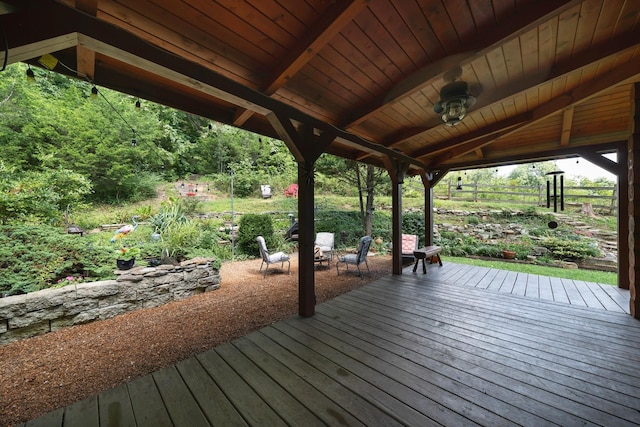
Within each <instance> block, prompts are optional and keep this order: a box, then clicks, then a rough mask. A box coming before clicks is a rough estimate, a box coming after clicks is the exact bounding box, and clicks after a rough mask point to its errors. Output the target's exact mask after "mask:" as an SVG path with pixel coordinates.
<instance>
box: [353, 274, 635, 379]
mask: <svg viewBox="0 0 640 427" xmlns="http://www.w3.org/2000/svg"><path fill="white" fill-rule="evenodd" d="M403 281H404V282H405V283H411V282H410V281H406V279H404V280H403ZM380 294H382V295H384V292H383V290H380V293H377V294H376V295H380ZM470 297H471V298H472V299H473V300H474V301H476V302H477V303H480V304H482V306H483V307H485V308H486V309H488V310H495V312H493V313H492V315H491V317H492V319H497V321H498V322H517V321H519V320H522V321H526V322H529V323H533V324H535V325H536V326H540V327H542V328H544V329H543V331H542V333H541V335H542V337H541V338H542V339H545V338H548V337H556V336H558V335H559V336H560V338H559V339H558V341H559V343H560V345H564V344H569V345H570V346H576V347H579V350H582V349H584V350H591V351H593V352H595V353H597V354H601V353H602V352H603V351H605V350H606V353H607V356H605V359H607V360H608V358H609V357H610V356H611V355H616V354H618V353H620V357H621V358H622V359H623V360H622V361H621V363H623V364H625V363H626V360H630V361H633V360H637V361H640V355H638V354H635V349H636V346H635V344H633V345H632V346H631V351H628V352H625V351H624V349H625V348H627V347H628V346H629V343H636V342H640V335H638V329H637V328H635V321H634V320H633V319H630V318H629V317H628V316H625V315H617V316H618V319H621V320H623V321H624V322H625V323H628V325H629V326H630V328H626V327H625V326H624V325H618V326H617V328H616V329H614V330H613V331H612V329H611V327H610V323H609V322H611V320H612V314H608V313H606V312H604V311H595V312H594V311H593V310H591V309H589V310H584V309H583V310H582V311H580V312H579V313H575V312H574V313H572V315H568V316H562V315H560V314H558V312H557V310H556V308H555V305H549V304H547V303H545V302H543V301H539V302H536V301H537V300H532V299H529V298H524V297H522V298H519V299H517V300H512V301H511V303H510V311H509V312H508V313H507V312H505V311H504V309H500V307H501V304H500V302H496V301H494V297H491V296H490V295H489V294H483V293H474V295H471V296H470ZM362 298H363V299H366V297H362ZM383 298H384V296H383ZM396 298H397V296H396ZM415 298H418V299H419V298H420V296H416V297H415ZM455 298H457V292H456V291H455V290H451V292H449V288H448V287H444V288H442V289H441V290H440V292H439V294H438V296H437V297H434V300H437V301H438V303H437V304H439V306H440V305H441V306H442V307H450V308H452V309H453V308H455V307H456V306H458V302H457V301H455ZM409 302H410V301H409ZM428 304H430V303H428ZM439 306H438V307H439ZM436 308H437V307H436ZM458 315H459V316H464V317H465V318H466V317H469V318H470V319H471V320H473V319H474V317H475V311H470V310H468V309H464V310H461V311H460V312H459V313H458ZM549 316H553V318H554V321H553V322H548V321H546V320H545V319H546V318H548V317H549ZM600 320H601V321H600ZM527 325H528V323H525V324H524V326H525V327H526V326H527ZM593 333H598V334H601V335H600V336H599V339H598V340H597V341H594V340H593V336H592V334H593ZM567 335H568V337H567ZM630 366H633V362H631V363H630Z"/></svg>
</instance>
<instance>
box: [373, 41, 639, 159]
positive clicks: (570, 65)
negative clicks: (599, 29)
mask: <svg viewBox="0 0 640 427" xmlns="http://www.w3.org/2000/svg"><path fill="white" fill-rule="evenodd" d="M638 44H640V34H637V33H634V34H627V35H625V36H620V37H618V38H617V39H615V40H612V41H611V42H609V43H607V44H605V45H603V46H596V47H595V48H594V49H592V50H591V51H589V52H587V53H585V54H583V55H578V56H575V57H573V58H571V60H570V61H564V62H562V63H558V64H556V66H554V67H553V69H552V70H550V71H548V72H544V73H540V74H538V75H537V76H535V77H532V78H531V79H527V80H526V81H522V82H520V83H519V84H517V85H510V86H509V87H507V88H504V89H502V90H501V89H498V90H496V91H493V92H492V93H491V94H489V95H487V96H484V97H482V100H481V102H478V103H477V104H476V106H475V108H474V110H479V109H480V108H484V107H487V106H489V105H491V104H493V103H495V102H498V101H500V100H501V99H504V98H509V97H512V96H514V95H516V94H518V93H520V92H523V91H525V90H526V89H528V88H530V87H532V86H535V85H541V84H544V83H547V82H550V81H553V80H554V79H557V78H559V77H562V76H566V75H568V74H570V73H572V72H574V71H577V70H579V69H581V68H584V67H587V66H590V65H592V64H594V63H597V62H599V61H603V60H605V59H607V58H610V57H612V56H614V55H619V54H620V53H622V52H624V51H626V50H628V49H634V48H635V46H636V45H638ZM567 108H571V106H568V107H567ZM528 120H530V118H528V116H526V115H525V114H521V115H518V116H515V117H513V118H512V119H511V120H505V121H503V122H499V123H497V124H496V125H493V126H487V127H485V128H483V129H485V130H486V133H487V134H489V133H495V132H498V131H501V130H503V129H506V128H510V127H512V126H513V125H514V123H516V122H519V121H528ZM435 122H437V123H438V125H442V123H441V121H440V119H439V118H436V119H434V121H432V122H431V123H430V124H429V125H428V126H425V127H424V128H413V129H411V130H408V131H405V132H404V133H402V134H399V135H397V136H396V137H395V140H394V142H390V141H389V142H387V143H386V144H385V145H386V146H389V147H394V146H397V145H399V144H400V143H401V142H403V141H406V140H408V139H410V138H413V137H415V136H417V135H420V134H421V133H423V132H426V131H428V130H430V129H431V128H432V127H434V125H435ZM500 123H502V124H503V125H502V129H500V126H501V125H500ZM496 127H498V129H496ZM483 136H484V135H483V131H482V130H480V131H478V132H477V134H474V132H472V133H470V134H465V135H461V136H459V137H456V138H454V139H450V140H446V141H442V142H440V143H438V144H434V145H431V146H427V147H424V148H422V149H420V150H416V151H413V152H411V153H407V154H409V155H410V156H412V157H416V158H422V157H425V156H433V155H434V154H437V153H439V152H442V151H445V150H448V149H450V148H451V147H452V146H455V145H457V144H458V143H460V141H463V142H465V141H469V140H473V139H477V138H482V137H483Z"/></svg>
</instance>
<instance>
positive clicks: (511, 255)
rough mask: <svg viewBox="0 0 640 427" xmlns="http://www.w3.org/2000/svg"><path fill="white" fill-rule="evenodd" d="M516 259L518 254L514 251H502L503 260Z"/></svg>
mask: <svg viewBox="0 0 640 427" xmlns="http://www.w3.org/2000/svg"><path fill="white" fill-rule="evenodd" d="M515 257H516V253H515V252H514V251H502V258H504V259H514V258H515Z"/></svg>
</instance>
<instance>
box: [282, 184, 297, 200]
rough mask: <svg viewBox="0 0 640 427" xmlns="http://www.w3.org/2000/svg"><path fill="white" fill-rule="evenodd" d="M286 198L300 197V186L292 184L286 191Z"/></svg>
mask: <svg viewBox="0 0 640 427" xmlns="http://www.w3.org/2000/svg"><path fill="white" fill-rule="evenodd" d="M284 196H285V197H298V184H290V185H289V188H287V189H285V190H284Z"/></svg>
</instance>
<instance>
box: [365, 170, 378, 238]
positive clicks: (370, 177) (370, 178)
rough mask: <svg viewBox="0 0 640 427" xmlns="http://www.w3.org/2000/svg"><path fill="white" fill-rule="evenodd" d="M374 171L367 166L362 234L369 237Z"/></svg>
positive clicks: (371, 230) (371, 226)
mask: <svg viewBox="0 0 640 427" xmlns="http://www.w3.org/2000/svg"><path fill="white" fill-rule="evenodd" d="M375 179H376V177H375V169H374V167H373V166H372V165H367V182H366V185H367V188H366V190H367V205H366V206H367V208H366V211H365V222H364V234H365V235H367V236H371V233H372V232H373V188H374V186H375ZM371 237H373V236H371Z"/></svg>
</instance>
